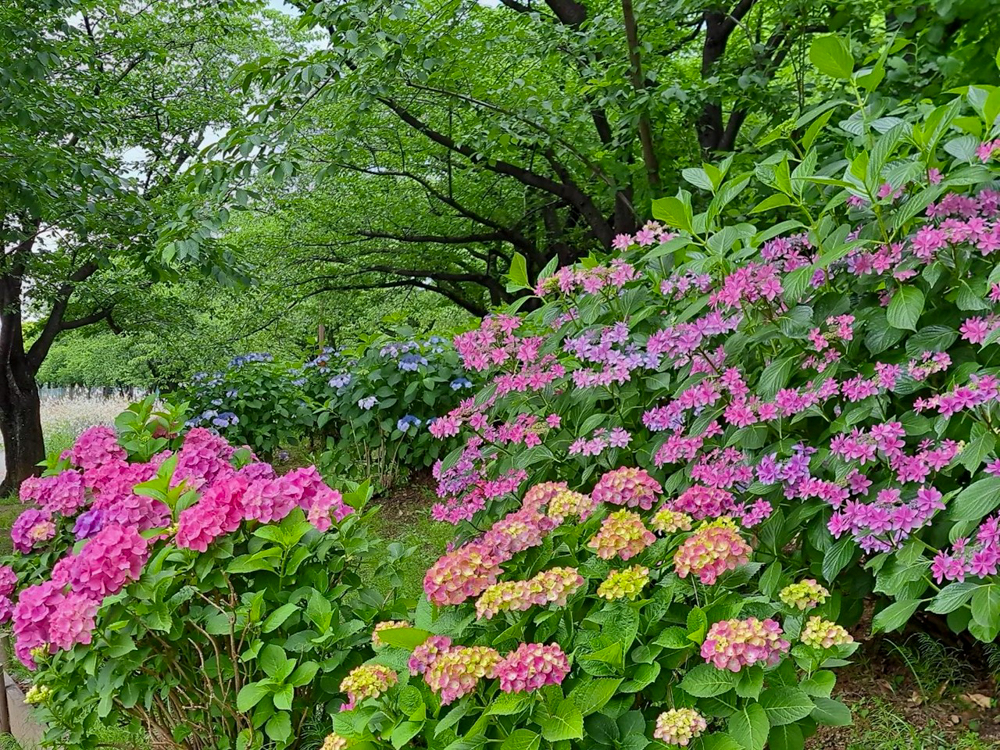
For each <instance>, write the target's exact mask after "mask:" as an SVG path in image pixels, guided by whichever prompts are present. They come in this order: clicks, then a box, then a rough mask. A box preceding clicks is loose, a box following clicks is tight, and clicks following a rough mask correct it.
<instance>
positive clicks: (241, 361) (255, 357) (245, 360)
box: [229, 352, 274, 368]
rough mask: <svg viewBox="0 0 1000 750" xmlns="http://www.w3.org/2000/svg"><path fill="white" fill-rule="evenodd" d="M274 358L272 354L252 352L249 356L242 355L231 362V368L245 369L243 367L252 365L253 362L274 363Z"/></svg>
mask: <svg viewBox="0 0 1000 750" xmlns="http://www.w3.org/2000/svg"><path fill="white" fill-rule="evenodd" d="M273 361H274V356H273V355H272V354H271V353H270V352H250V353H249V354H240V355H238V356H236V357H233V358H232V359H231V360H229V366H230V367H231V368H236V367H243V365H247V364H250V363H251V362H273Z"/></svg>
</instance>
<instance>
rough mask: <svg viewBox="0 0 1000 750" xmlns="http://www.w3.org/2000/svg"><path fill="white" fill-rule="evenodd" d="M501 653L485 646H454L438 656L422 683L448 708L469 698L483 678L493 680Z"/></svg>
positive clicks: (429, 667) (425, 673)
mask: <svg viewBox="0 0 1000 750" xmlns="http://www.w3.org/2000/svg"><path fill="white" fill-rule="evenodd" d="M499 661H500V654H498V653H497V652H496V651H494V650H493V649H492V648H489V647H488V646H455V647H452V648H448V649H445V650H443V651H441V652H440V653H439V654H437V655H436V656H435V657H434V659H433V661H432V662H431V663H430V665H429V666H428V668H427V670H426V671H425V672H424V682H426V683H427V685H428V687H430V689H431V691H432V692H434V693H436V694H437V695H438V696H439V697H440V698H441V705H443V706H447V705H448V704H449V703H451V702H452V701H455V700H457V699H459V698H461V697H462V696H465V695H468V694H469V693H471V692H472V691H473V690H475V689H476V686H477V685H478V684H479V682H480V680H482V679H483V678H484V677H493V676H494V671H495V669H496V666H497V664H498V662H499Z"/></svg>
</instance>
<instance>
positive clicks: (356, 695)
mask: <svg viewBox="0 0 1000 750" xmlns="http://www.w3.org/2000/svg"><path fill="white" fill-rule="evenodd" d="M398 680H399V677H398V675H397V674H396V673H395V672H393V671H392V670H391V669H389V668H388V667H383V666H382V665H381V664H362V665H361V666H360V667H355V668H354V669H352V670H351V672H350V673H349V674H348V675H347V677H345V678H344V679H343V680H342V681H341V683H340V689H341V691H342V692H345V693H347V698H348V701H347V703H345V704H344V706H343V707H342V708H341V710H342V711H350V710H352V709H354V708H355V707H356V706H357V705H358V703H359V702H360V701H363V700H366V699H367V698H378V697H379V696H380V695H382V694H383V693H384V692H385V691H386V690H388V689H389V688H390V687H392V686H393V685H395V684H396V682H398Z"/></svg>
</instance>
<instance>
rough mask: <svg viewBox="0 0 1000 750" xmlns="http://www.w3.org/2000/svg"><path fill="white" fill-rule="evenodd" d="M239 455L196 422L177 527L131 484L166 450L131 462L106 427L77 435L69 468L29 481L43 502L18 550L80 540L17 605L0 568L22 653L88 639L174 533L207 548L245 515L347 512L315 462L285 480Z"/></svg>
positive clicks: (180, 457)
mask: <svg viewBox="0 0 1000 750" xmlns="http://www.w3.org/2000/svg"><path fill="white" fill-rule="evenodd" d="M233 455H234V449H233V448H232V446H230V445H229V444H228V443H227V442H226V441H225V440H223V439H222V438H220V437H218V436H217V435H214V434H212V433H210V432H209V431H207V430H204V429H199V428H195V429H192V430H191V431H190V432H189V433H188V434H187V435H186V436H185V439H184V442H183V444H182V446H181V448H180V450H179V451H178V452H177V454H176V455H175V456H173V458H174V459H176V464H175V465H174V472H173V474H172V475H171V476H170V478H169V482H170V485H171V486H172V487H178V488H180V490H185V489H190V490H193V491H195V492H197V493H198V494H199V497H198V498H197V501H196V502H195V503H194V504H193V505H190V506H189V507H187V508H186V509H184V510H183V511H181V513H180V515H179V518H178V523H177V525H176V527H175V528H174V527H171V521H172V519H171V512H170V509H169V508H168V507H167V506H166V505H165V504H164V503H162V502H160V501H159V500H156V499H153V498H151V497H148V496H146V495H145V494H143V495H139V494H136V492H135V491H134V488H135V486H136V485H138V484H140V483H143V482H147V481H149V480H151V479H153V478H154V477H155V476H156V475H157V472H158V471H159V470H160V469H161V467H162V466H163V464H164V461H166V460H167V459H168V458H170V457H171V455H170V452H169V451H164V452H161V453H159V454H157V455H155V456H154V457H153V458H152V459H151V460H150V461H148V462H146V463H130V462H129V461H128V460H127V459H128V456H127V454H126V452H125V451H124V449H123V448H121V446H119V445H118V443H117V440H116V439H115V437H114V431H113V430H111V429H110V428H107V427H95V428H92V429H90V430H87V431H85V432H84V433H83V434H81V436H80V438H79V439H78V440H77V442H76V444H74V446H73V447H72V448H70V449H69V450H68V451H66V452H65V453H64V456H63V458H62V459H61V460H62V462H63V463H62V464H61V465H62V466H65V465H66V463H69V464H70V467H69V468H64V469H63V470H62V471H60V472H58V473H52V474H50V475H48V476H43V477H42V478H40V479H37V480H31V481H28V482H25V484H24V489H23V494H22V497H23V499H24V500H25V501H28V502H34V503H37V504H38V505H39V506H40V507H39V508H28V509H27V510H25V511H24V512H23V513H22V514H21V515H20V516H19V517H18V519H17V520H16V521H15V523H14V525H13V528H12V529H11V537H12V540H13V541H14V546H15V549H16V550H18V551H19V552H21V553H29V552H31V551H32V550H33V549H35V548H36V547H37V546H38V545H39V544H40V543H42V542H45V541H47V540H49V539H53V538H55V537H56V535H57V534H60V533H61V534H62V535H63V536H60V537H59V539H60V540H63V541H65V540H67V539H68V538H69V537H68V533H69V532H70V530H71V531H72V534H73V535H74V536H75V537H76V538H77V539H78V540H80V542H81V545H79V546H78V551H77V552H76V554H74V553H73V552H68V553H67V554H65V555H64V556H63V557H62V558H60V559H58V560H56V561H55V563H54V564H53V566H52V569H51V576H50V580H47V581H43V582H41V583H37V584H35V585H32V586H28V587H27V588H25V589H23V590H22V591H21V592H20V596H19V597H18V600H17V603H16V604H13V605H12V602H11V595H12V594H13V591H14V588H15V586H16V580H12V576H11V571H10V569H9V568H0V621H4V620H7V619H12V620H13V622H14V634H15V637H16V643H15V650H16V653H17V655H18V657H19V658H20V659H21V660H22V661H23V662H24V663H25V664H26V665H27V666H28V667H29V668H34V667H35V666H36V663H35V657H34V655H33V654H36V653H38V654H41V653H54V652H55V651H58V650H66V649H71V648H72V647H73V646H74V645H75V644H77V643H84V644H85V643H90V641H91V638H92V631H93V629H94V626H95V615H96V613H97V611H98V610H99V608H100V607H101V605H102V604H103V602H104V600H105V599H106V598H107V597H109V596H113V595H115V594H117V593H119V592H120V591H122V589H123V588H124V587H125V586H126V585H127V584H129V583H130V582H132V581H135V580H137V579H138V578H139V576H140V574H141V572H142V569H143V566H144V565H145V564H146V561H147V559H148V558H149V555H150V551H151V547H152V545H153V544H155V543H157V542H158V541H160V540H163V539H165V538H167V537H168V536H171V535H174V542H175V543H176V544H177V546H178V547H180V548H187V549H192V550H198V551H202V552H203V551H205V550H207V548H208V546H209V545H210V544H211V543H212V542H213V541H215V539H217V538H218V537H219V536H221V535H223V534H227V533H230V532H232V531H234V530H236V528H238V527H239V525H240V524H241V523H242V522H243V521H244V520H265V519H266V520H267V521H272V520H280V518H283V517H284V516H285V515H287V514H288V513H289V512H290V511H291V510H292V509H293V508H294V507H296V506H300V507H302V508H303V510H304V511H305V512H306V515H307V518H308V519H309V520H310V522H311V523H312V524H313V525H314V526H316V527H317V528H319V529H321V530H323V529H326V528H329V526H330V524H331V522H332V519H333V518H335V519H337V520H340V519H341V518H343V517H344V515H346V514H347V513H349V512H350V508H348V507H347V506H346V505H344V504H343V500H342V498H341V496H340V493H338V492H336V491H335V490H331V489H330V488H329V487H327V486H326V485H325V484H324V483H323V481H322V479H321V478H320V476H319V474H318V472H316V470H315V468H310V469H299V470H296V471H294V472H291V473H290V474H288V475H286V476H284V477H282V478H280V479H279V478H277V477H276V476H275V474H274V471H273V469H272V468H271V467H270V466H268V465H267V464H262V463H258V462H253V463H249V464H247V465H245V466H243V467H242V468H239V469H237V468H236V467H235V466H234V465H233V464H232V462H231V459H232V458H233Z"/></svg>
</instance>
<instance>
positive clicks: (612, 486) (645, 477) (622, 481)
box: [591, 466, 663, 510]
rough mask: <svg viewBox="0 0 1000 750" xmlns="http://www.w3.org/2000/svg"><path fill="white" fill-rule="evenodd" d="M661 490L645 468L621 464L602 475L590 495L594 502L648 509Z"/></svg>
mask: <svg viewBox="0 0 1000 750" xmlns="http://www.w3.org/2000/svg"><path fill="white" fill-rule="evenodd" d="M662 491H663V488H662V487H661V486H660V483H659V482H657V481H656V480H655V479H653V477H651V476H650V475H649V472H647V471H646V470H645V469H638V468H635V467H633V466H622V467H621V468H618V469H614V470H613V471H609V472H607V473H606V474H604V475H602V476H601V478H600V479H599V480H597V484H596V485H595V487H594V490H593V492H592V493H591V496H592V497H593V498H594V502H597V503H611V504H612V505H624V506H626V507H628V508H637V507H638V508H642V509H643V510H649V509H650V508H652V507H653V503H654V502H656V498H657V497H658V496H659V494H660V493H661V492H662Z"/></svg>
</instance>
